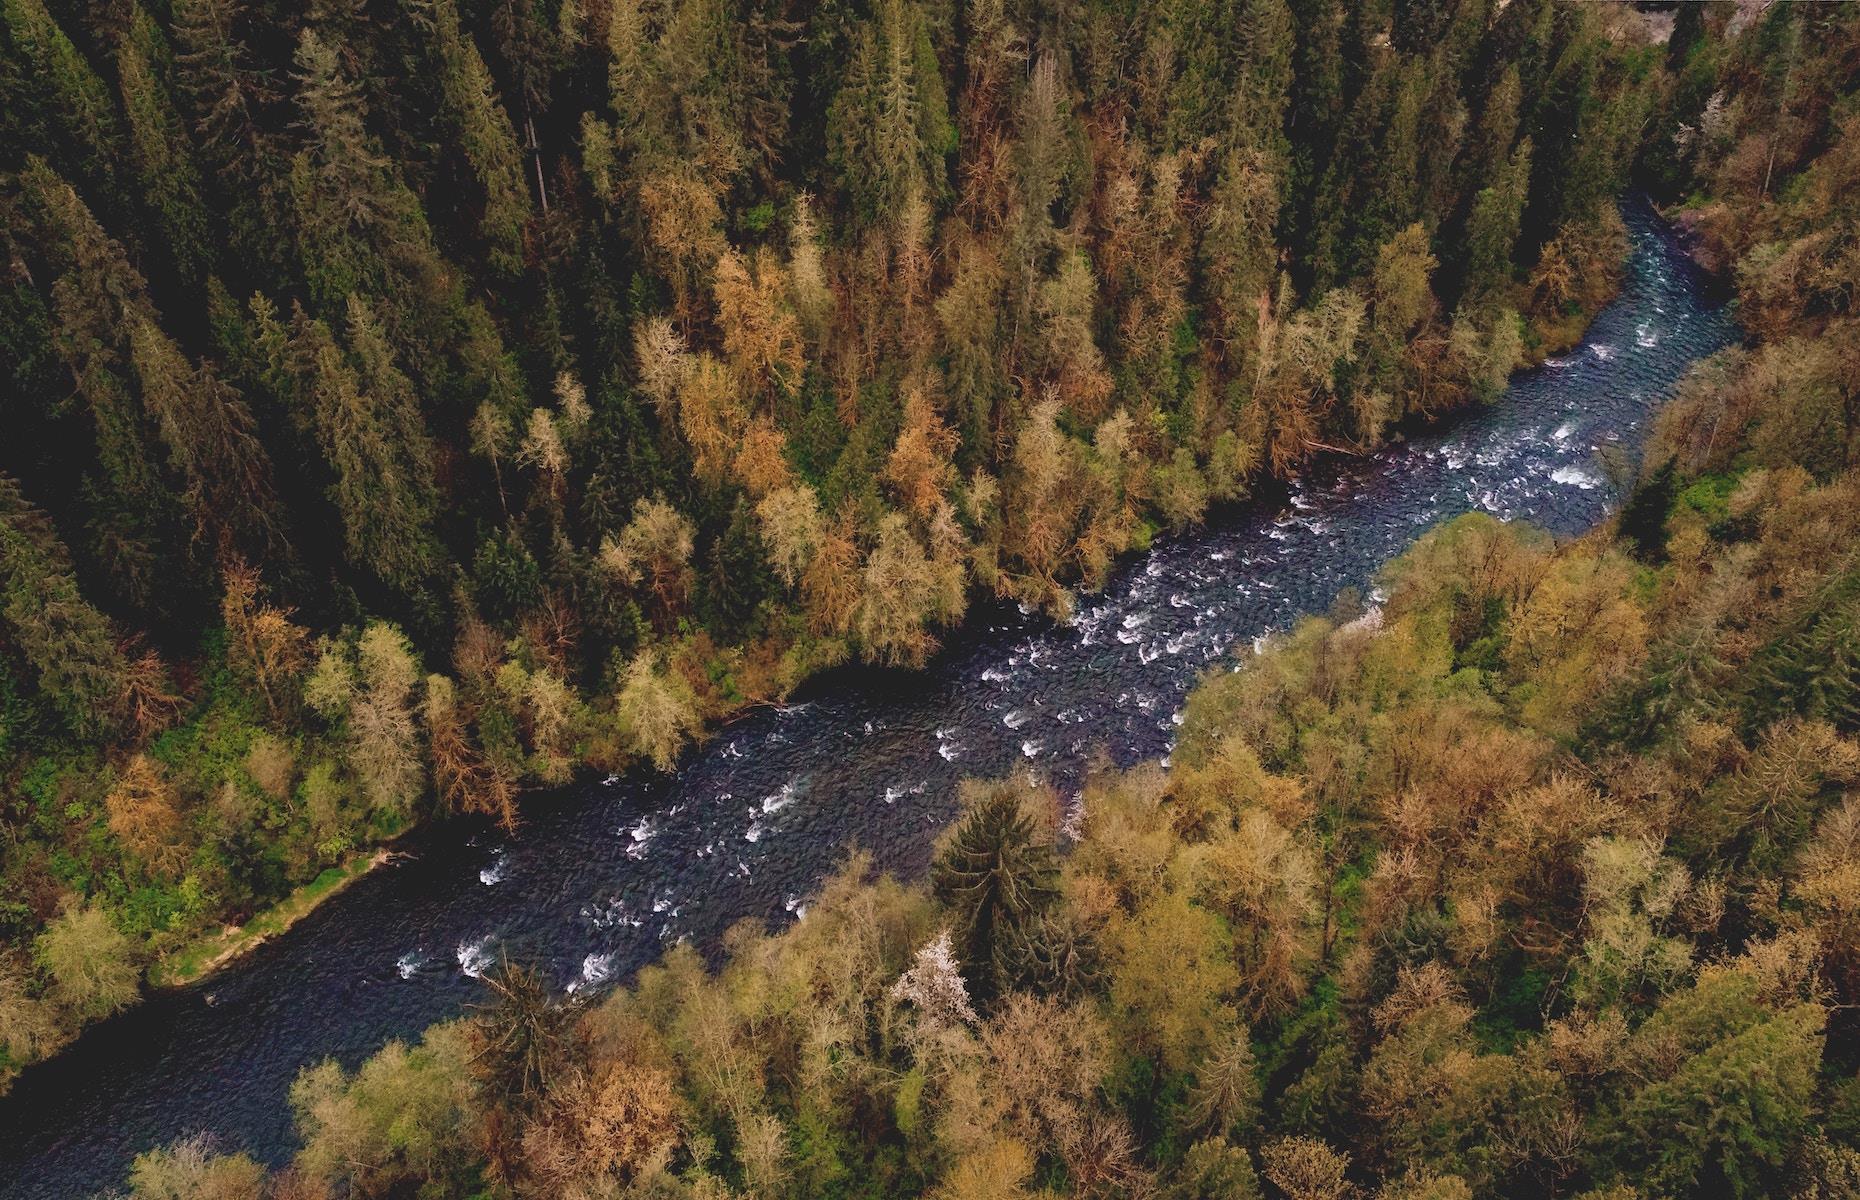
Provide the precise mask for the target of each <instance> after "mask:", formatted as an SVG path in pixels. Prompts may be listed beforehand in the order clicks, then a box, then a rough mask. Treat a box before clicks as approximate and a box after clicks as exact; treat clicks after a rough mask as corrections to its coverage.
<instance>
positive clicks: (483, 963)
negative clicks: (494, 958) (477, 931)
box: [458, 934, 491, 979]
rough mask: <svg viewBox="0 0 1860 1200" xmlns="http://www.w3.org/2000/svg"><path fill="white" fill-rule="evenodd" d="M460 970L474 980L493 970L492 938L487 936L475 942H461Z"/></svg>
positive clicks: (459, 948)
mask: <svg viewBox="0 0 1860 1200" xmlns="http://www.w3.org/2000/svg"><path fill="white" fill-rule="evenodd" d="M458 960H459V970H461V971H463V972H464V973H465V974H467V975H469V976H471V977H472V978H473V979H476V978H478V977H479V976H480V975H483V974H484V973H485V972H486V971H488V970H490V968H491V936H490V935H489V934H486V935H485V936H484V937H481V938H479V939H478V940H477V941H475V942H460V943H459V945H458Z"/></svg>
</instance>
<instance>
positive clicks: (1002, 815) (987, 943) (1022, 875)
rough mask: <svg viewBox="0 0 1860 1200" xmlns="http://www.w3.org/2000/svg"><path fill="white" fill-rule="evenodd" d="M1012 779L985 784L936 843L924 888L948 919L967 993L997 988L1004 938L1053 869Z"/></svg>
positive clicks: (983, 998) (1048, 895) (1024, 920)
mask: <svg viewBox="0 0 1860 1200" xmlns="http://www.w3.org/2000/svg"><path fill="white" fill-rule="evenodd" d="M1031 799H1032V797H1030V796H1029V795H1028V794H1027V790H1026V789H1025V787H1024V786H1023V785H1021V784H1019V783H1014V782H1008V783H1002V784H997V785H995V786H992V787H988V788H985V789H984V790H983V791H982V792H981V794H980V795H978V796H975V797H973V798H971V799H970V801H969V803H968V806H967V808H966V810H965V811H964V813H963V815H962V817H961V818H960V819H959V820H958V821H957V822H956V824H955V825H954V826H953V827H952V828H951V829H950V831H949V833H948V834H947V835H946V838H945V840H944V842H943V844H942V845H941V846H940V847H939V848H938V851H937V857H936V861H935V863H934V864H933V865H932V866H931V869H930V880H931V886H932V888H933V890H934V891H935V893H936V897H937V899H938V901H940V902H941V903H942V904H944V905H946V906H947V907H948V908H949V910H950V913H951V915H952V916H953V917H954V919H955V922H956V927H955V934H956V950H957V954H958V956H959V957H960V959H961V961H962V969H963V977H964V978H965V979H967V980H968V982H969V987H970V994H971V995H973V996H974V997H975V998H976V1000H977V1001H978V1002H981V1003H983V1004H986V1003H988V1002H989V1001H991V1000H992V999H993V998H994V997H995V995H996V994H997V993H998V991H999V989H1000V983H1001V976H1002V972H1003V971H1004V969H1005V966H1006V956H1007V955H1008V954H1009V953H1010V946H1011V940H1010V939H1011V937H1012V935H1013V934H1014V933H1015V931H1017V930H1020V929H1022V928H1023V927H1025V926H1026V925H1027V924H1028V923H1029V922H1031V921H1033V920H1034V919H1035V918H1036V917H1037V916H1038V915H1039V914H1040V912H1041V911H1042V910H1043V909H1044V908H1045V907H1046V906H1047V904H1048V903H1050V902H1051V900H1052V897H1053V895H1054V883H1055V881H1056V874H1057V868H1056V865H1055V863H1054V859H1053V851H1052V844H1051V841H1050V839H1049V838H1048V837H1047V836H1046V835H1045V834H1044V832H1043V831H1042V830H1041V828H1040V826H1039V824H1038V823H1036V820H1035V818H1034V817H1033V816H1032V815H1030V814H1029V812H1028V811H1027V804H1028V803H1029V802H1030V800H1031Z"/></svg>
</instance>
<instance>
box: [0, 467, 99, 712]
mask: <svg viewBox="0 0 1860 1200" xmlns="http://www.w3.org/2000/svg"><path fill="white" fill-rule="evenodd" d="M0 587H3V588H4V591H3V592H0V617H4V618H5V620H6V626H7V629H8V630H9V632H10V634H11V637H12V639H13V640H14V642H15V644H17V645H18V647H19V650H20V653H21V655H22V656H24V658H25V660H26V662H27V663H28V664H29V665H30V666H31V667H32V669H33V670H34V671H35V672H36V673H37V676H38V684H39V688H40V690H41V691H42V692H43V693H44V694H45V695H46V697H47V698H48V699H50V700H51V702H52V703H53V705H55V706H56V707H57V709H58V711H59V712H60V713H61V714H62V715H63V716H64V719H65V721H66V723H67V724H68V725H69V726H70V727H71V729H72V730H74V731H75V732H77V733H79V734H80V735H84V736H108V735H109V734H110V733H112V732H114V731H115V730H116V729H117V728H118V727H119V723H120V706H121V701H122V698H123V691H124V687H125V685H126V683H127V681H128V676H129V664H128V662H127V660H126V659H125V658H124V656H123V653H122V651H121V650H120V649H118V647H117V643H116V635H115V631H114V630H113V629H112V628H111V625H110V621H109V619H108V618H107V617H105V616H104V615H103V614H102V613H100V612H98V611H97V610H96V609H95V608H93V607H92V606H91V605H90V604H89V602H87V601H86V600H85V599H84V597H83V595H82V594H81V593H80V592H79V591H78V586H77V581H76V580H75V579H74V578H72V574H71V563H70V560H69V558H68V556H67V555H66V553H65V551H64V547H63V546H62V545H61V544H60V543H59V541H58V536H57V534H56V533H55V532H54V531H53V530H52V527H51V523H50V522H49V521H47V520H46V519H45V517H44V515H43V514H41V513H40V512H39V511H38V510H37V509H36V508H34V507H33V506H32V505H31V504H30V503H29V502H28V501H27V500H26V499H25V497H24V496H23V495H22V494H21V493H20V490H19V485H18V483H16V482H15V481H14V480H13V479H11V478H10V477H8V476H5V475H0Z"/></svg>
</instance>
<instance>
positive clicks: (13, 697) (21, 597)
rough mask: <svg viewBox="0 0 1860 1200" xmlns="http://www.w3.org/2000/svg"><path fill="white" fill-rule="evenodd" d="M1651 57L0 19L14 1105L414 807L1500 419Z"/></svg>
mask: <svg viewBox="0 0 1860 1200" xmlns="http://www.w3.org/2000/svg"><path fill="white" fill-rule="evenodd" d="M1820 19H1822V18H1817V20H1820ZM1720 23H1721V22H1720ZM1693 24H1696V22H1694V23H1693ZM1687 28H1688V29H1691V28H1692V26H1691V25H1688V26H1687ZM1791 28H1793V26H1792V27H1791ZM1648 31H1649V25H1648V23H1647V22H1646V21H1644V20H1643V19H1642V18H1641V17H1640V16H1639V15H1638V14H1636V13H1635V12H1634V11H1633V10H1631V9H1625V8H1615V7H1611V6H1596V5H1578V4H1564V3H1551V2H1549V0H1511V2H1509V3H1507V2H1502V0H1500V2H1487V0H1463V2H1456V3H1442V2H1438V0H1425V2H1414V0H1388V2H1382V3H1370V4H1341V3H1335V2H1332V0H1233V2H1219V3H1208V2H1205V0H1183V2H1179V3H1164V4H1137V3H1107V2H1103V0H1092V2H1090V3H1081V4H1065V5H1056V6H1049V5H1041V4H1031V5H1024V4H1017V3H1016V4H1010V3H1003V2H1000V0H976V2H974V3H969V4H955V3H950V2H936V0H931V2H924V0H881V2H879V3H876V4H870V5H867V4H864V3H839V2H834V3H827V4H821V5H811V6H810V5H800V4H792V3H785V2H781V0H774V2H763V0H757V2H755V3H749V4H734V3H731V4H726V3H722V2H721V0H668V2H651V3H637V2H633V0H486V2H479V0H316V2H314V3H311V4H308V5H299V4H291V3H278V2H267V0H148V2H147V3H140V2H138V0H121V2H118V0H108V2H105V3H100V4H90V5H77V4H70V3H64V2H61V0H0V251H3V253H4V265H5V273H4V279H3V280H0V371H3V372H4V378H5V384H4V388H3V389H0V402H3V403H4V404H5V405H6V410H5V411H6V419H7V425H8V433H9V436H8V437H7V438H6V439H5V441H4V444H0V585H3V588H4V596H3V599H0V761H4V764H5V777H4V781H3V782H4V798H3V803H0V831H3V832H4V841H3V842H0V855H3V856H4V857H3V858H0V869H3V872H0V1014H4V1018H3V1019H0V1025H4V1031H3V1032H4V1036H3V1037H0V1076H4V1075H5V1074H6V1073H7V1071H8V1069H9V1068H10V1067H11V1066H16V1065H17V1064H19V1063H21V1062H25V1061H30V1060H31V1059H33V1058H35V1057H38V1056H40V1055H42V1054H43V1053H45V1052H46V1051H47V1050H48V1049H49V1048H50V1047H51V1046H53V1045H55V1044H57V1043H58V1041H60V1040H61V1039H62V1038H63V1037H64V1036H66V1035H67V1034H68V1033H69V1031H70V1030H71V1029H73V1028H74V1027H75V1026H76V1025H77V1024H78V1023H80V1022H81V1021H83V1020H86V1019H88V1018H91V1017H94V1016H97V1015H99V1014H103V1013H107V1012H109V1011H112V1010H113V1009H115V1008H117V1007H119V1006H120V1005H122V1004H124V1003H126V1002H127V1001H128V1000H129V999H131V998H132V997H133V995H134V994H135V992H136V989H137V981H138V973H139V971H140V970H141V968H142V967H143V966H145V965H147V964H149V963H151V962H154V963H156V964H157V965H162V964H172V963H174V962H176V961H181V962H187V961H192V960H193V959H194V958H195V957H197V939H198V938H199V936H200V935H201V934H202V933H203V932H205V931H209V930H213V929H216V928H218V927H219V926H220V925H221V924H222V923H224V922H225V921H227V920H229V919H230V920H234V921H237V920H242V919H244V918H245V917H246V916H248V915H249V914H251V913H252V912H253V911H254V910H255V909H258V908H260V907H261V906H263V905H265V904H267V903H269V902H271V901H273V900H275V899H277V898H278V897H280V896H281V895H283V894H284V893H286V892H288V891H289V890H290V889H291V888H292V887H293V886H295V885H298V884H302V883H304V882H305V881H309V880H312V879H315V878H317V877H318V876H319V873H325V875H324V877H325V878H328V877H329V876H328V875H327V872H331V871H335V870H337V869H338V867H339V866H340V865H341V864H343V863H345V861H347V860H348V858H349V856H350V855H352V854H355V853H357V852H359V851H361V850H364V849H366V848H367V847H369V846H370V845H372V844H374V843H376V842H378V841H379V840H380V839H382V838H383V837H386V836H390V835H392V834H393V833H395V832H397V831H399V830H401V829H404V828H406V827H407V826H408V825H409V824H410V823H412V822H414V821H416V820H418V819H420V818H422V817H424V816H426V815H428V814H430V813H433V812H435V811H459V810H469V811H480V812H489V813H492V814H495V815H497V816H498V817H499V818H501V819H502V820H504V821H506V822H514V820H515V819H516V811H515V807H514V801H515V797H516V796H517V795H518V793H519V792H520V790H521V789H523V788H525V787H528V786H533V785H539V784H559V783H562V782H564V781H566V780H568V779H569V778H570V777H571V775H572V773H573V772H574V771H575V770H576V769H577V767H579V766H583V765H586V766H593V767H598V768H601V769H617V768H620V767H622V766H624V765H626V764H628V763H630V762H634V761H641V760H645V761H650V762H653V763H656V764H658V765H659V766H661V767H665V766H669V765H670V764H671V763H673V762H674V760H675V759H676V757H677V755H678V754H679V752H680V750H681V748H682V747H683V746H685V745H687V744H688V743H689V742H690V741H691V740H692V739H693V738H694V737H695V736H697V735H698V734H700V733H701V731H702V729H703V727H704V724H705V722H706V721H707V720H710V719H712V718H715V717H717V716H719V715H721V714H723V713H726V712H728V711H730V710H731V709H733V708H735V707H737V706H740V705H742V704H744V703H748V702H754V701H758V700H767V699H771V698H776V697H779V696H781V695H782V694H784V693H785V692H786V691H787V690H789V689H790V688H792V687H793V686H794V685H795V684H796V683H798V682H799V681H800V680H802V679H804V678H805V677H807V676H808V675H809V674H811V673H813V672H815V671H817V670H818V669H820V668H822V667H824V666H827V665H831V664H833V663H837V662H841V661H846V660H852V659H863V660H868V661H873V662H878V663H885V664H899V665H911V664H916V663H920V662H921V661H922V660H923V659H924V657H925V656H926V655H927V654H928V653H929V652H930V651H931V650H932V649H933V648H934V647H935V645H936V641H937V630H938V628H939V627H941V626H946V625H948V624H949V623H951V622H953V621H955V620H956V619H958V618H959V617H960V616H961V615H962V613H963V611H964V609H965V607H966V605H967V603H968V601H969V598H970V597H971V596H972V595H974V594H976V593H977V592H978V591H980V592H992V593H996V594H1000V595H1004V596H1008V597H1012V598H1015V599H1018V600H1020V601H1022V602H1023V603H1028V604H1037V605H1041V606H1044V607H1046V608H1048V609H1050V610H1052V611H1056V612H1058V611H1063V610H1064V609H1065V608H1066V606H1067V604H1068V603H1069V594H1070V590H1071V589H1073V588H1076V587H1081V586H1082V587H1087V588H1089V587H1092V586H1094V585H1096V584H1097V583H1098V582H1099V581H1101V580H1102V579H1103V578H1104V576H1105V573H1106V571H1107V569H1108V568H1109V566H1110V564H1111V563H1112V562H1113V561H1114V560H1115V559H1116V557H1117V556H1118V555H1119V554H1120V553H1123V552H1125V551H1127V550H1131V549H1133V548H1140V547H1142V546H1143V545H1145V544H1146V543H1147V541H1148V540H1149V539H1150V538H1151V537H1152V536H1154V535H1155V533H1156V532H1157V531H1159V530H1162V529H1174V528H1180V527H1183V526H1185V525H1189V524H1192V523H1194V522H1195V521H1197V520H1199V519H1200V518H1201V517H1202V515H1203V514H1204V513H1205V512H1206V511H1207V510H1208V508H1209V506H1210V505H1213V504H1218V503H1220V502H1223V501H1227V500H1231V499H1234V498H1237V497H1241V496H1244V495H1246V494H1247V492H1248V489H1249V487H1250V486H1252V485H1253V484H1254V483H1255V482H1256V481H1257V480H1259V479H1260V478H1262V477H1268V476H1271V475H1276V474H1283V473H1285V472H1287V471H1290V470H1292V469H1293V468H1295V467H1296V466H1297V464H1299V463H1300V462H1301V461H1303V460H1304V459H1306V458H1307V457H1309V456H1310V455H1312V454H1314V453H1336V452H1344V453H1350V452H1359V451H1362V450H1364V449H1367V448H1369V447H1372V446H1374V445H1376V444H1377V443H1378V442H1379V441H1380V440H1381V439H1383V438H1384V437H1386V436H1387V435H1388V434H1389V432H1390V431H1391V429H1392V428H1394V427H1395V426H1396V425H1397V423H1398V422H1401V421H1403V420H1405V419H1410V418H1417V417H1425V416H1428V415H1431V414H1435V413H1439V412H1442V411H1445V410H1447V409H1449V408H1451V407H1452V406H1454V405H1458V404H1463V403H1466V402H1476V401H1482V400H1489V399H1491V398H1493V397H1495V396H1496V395H1497V394H1498V393H1499V391H1500V390H1501V389H1502V387H1503V384H1504V381H1505V379H1506V376H1507V374H1508V373H1509V372H1510V371H1511V370H1512V369H1513V368H1514V367H1516V366H1518V365H1520V364H1522V363H1524V362H1526V361H1529V360H1530V359H1531V358H1532V357H1533V356H1540V355H1542V354H1543V353H1546V352H1549V351H1550V350H1552V349H1554V348H1555V347H1557V346H1559V345H1562V344H1566V343H1567V342H1569V341H1570V340H1571V339H1572V338H1573V337H1574V336H1575V334H1576V333H1577V332H1578V331H1579V329H1580V327H1581V325H1582V322H1583V319H1584V315H1585V313H1587V312H1589V311H1592V310H1593V308H1594V306H1595V305H1596V304H1598V303H1599V302H1600V301H1601V300H1602V299H1604V298H1605V297H1606V296H1607V295H1608V294H1609V293H1610V290H1611V288H1612V286H1613V276H1614V273H1615V271H1616V269H1617V267H1618V263H1619V260H1620V257H1621V254H1622V248H1623V244H1624V239H1623V236H1622V232H1621V228H1620V223H1619V219H1618V217H1617V215H1616V213H1615V210H1614V207H1613V202H1612V197H1613V196H1614V195H1615V194H1616V193H1617V191H1618V190H1619V189H1620V188H1621V187H1622V186H1623V183H1624V181H1625V180H1626V179H1627V176H1628V173H1629V171H1630V168H1631V167H1632V164H1633V163H1634V161H1635V157H1636V155H1637V154H1638V152H1639V150H1640V147H1641V145H1642V142H1643V141H1644V140H1645V139H1646V138H1647V137H1648V136H1650V135H1649V133H1648V131H1649V129H1650V128H1652V125H1651V124H1650V122H1653V121H1654V119H1655V115H1656V114H1661V113H1664V112H1665V111H1666V108H1667V107H1669V106H1671V105H1672V104H1674V103H1675V102H1678V103H1683V104H1690V103H1692V102H1693V101H1696V102H1697V105H1704V104H1705V103H1706V96H1705V95H1700V96H1694V95H1693V93H1694V92H1698V91H1699V90H1700V89H1701V88H1704V87H1706V86H1707V84H1706V83H1701V82H1699V81H1698V80H1695V79H1693V78H1692V77H1691V76H1684V77H1683V81H1682V82H1683V86H1682V84H1681V83H1676V82H1675V77H1674V76H1672V75H1671V74H1670V73H1669V72H1670V68H1669V62H1668V60H1669V59H1671V58H1672V56H1673V54H1674V53H1675V51H1674V50H1673V48H1672V47H1671V46H1661V45H1658V44H1656V42H1655V41H1654V39H1652V38H1650V37H1649V32H1648ZM1687 36H1695V34H1692V33H1688V35H1687ZM1786 36H1787V37H1789V38H1793V39H1797V41H1796V42H1792V43H1791V44H1792V45H1794V44H1806V41H1812V38H1811V37H1810V35H1807V34H1803V33H1799V32H1791V33H1788V34H1786ZM1700 44H1702V45H1703V44H1705V43H1703V42H1701V43H1700ZM1675 45H1676V43H1675ZM1712 45H1714V46H1715V43H1712ZM1709 53H1712V54H1716V53H1718V51H1716V50H1715V49H1712V50H1710V51H1709ZM1714 61H1715V60H1714ZM1765 61H1766V62H1767V61H1769V60H1768V59H1767V58H1766V59H1765ZM1778 61H1781V60H1778ZM1703 69H1704V68H1701V70H1703ZM1712 69H1713V70H1715V69H1716V68H1715V67H1714V68H1712ZM1714 78H1715V77H1714ZM1791 78H1793V77H1791ZM1790 86H1793V84H1791V85H1790ZM1688 89H1689V90H1688ZM1706 95H1709V93H1707V94H1706ZM1676 97H1677V100H1676ZM1661 119H1664V118H1663V117H1662V118H1661ZM1831 119H1832V118H1831V117H1830V116H1829V114H1828V113H1827V112H1825V111H1824V112H1820V113H1817V112H1814V111H1806V112H1804V114H1803V116H1802V118H1801V122H1802V123H1801V125H1800V130H1799V132H1798V135H1797V137H1798V141H1800V142H1802V145H1800V146H1796V147H1794V148H1793V149H1792V151H1791V152H1792V153H1794V154H1795V155H1796V156H1797V157H1798V158H1799V156H1800V155H1801V154H1802V153H1803V152H1805V151H1806V150H1807V149H1809V148H1812V145H1813V144H1814V143H1815V142H1816V140H1817V139H1824V138H1825V137H1826V128H1827V126H1828V123H1829V121H1830V120H1831ZM1660 136H1662V137H1663V136H1664V133H1663V132H1662V133H1661V135H1660ZM1714 136H1716V135H1714ZM1690 162H1691V159H1690V158H1687V159H1683V160H1676V161H1675V162H1673V163H1671V164H1666V166H1665V169H1666V171H1667V173H1668V174H1669V175H1675V176H1676V175H1677V174H1678V173H1683V171H1684V170H1686V169H1687V168H1688V166H1689V165H1690ZM1793 165H1795V164H1794V163H1793V162H1791V161H1788V160H1785V161H1783V163H1782V164H1781V169H1782V170H1783V172H1784V173H1785V174H1786V173H1787V171H1788V170H1789V168H1791V167H1792V166H1793Z"/></svg>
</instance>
